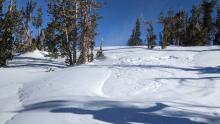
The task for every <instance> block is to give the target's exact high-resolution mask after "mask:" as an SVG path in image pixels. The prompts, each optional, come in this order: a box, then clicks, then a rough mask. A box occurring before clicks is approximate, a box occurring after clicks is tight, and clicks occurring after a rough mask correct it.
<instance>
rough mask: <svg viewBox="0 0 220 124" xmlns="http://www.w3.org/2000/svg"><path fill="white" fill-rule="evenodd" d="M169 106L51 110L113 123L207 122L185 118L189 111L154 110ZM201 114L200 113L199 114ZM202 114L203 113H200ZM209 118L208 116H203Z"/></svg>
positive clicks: (171, 123) (179, 123)
mask: <svg viewBox="0 0 220 124" xmlns="http://www.w3.org/2000/svg"><path fill="white" fill-rule="evenodd" d="M167 107H169V106H167V105H165V104H162V103H157V104H156V105H155V106H153V107H150V108H145V109H141V108H132V107H110V108H105V109H101V110H86V109H80V108H65V107H64V108H56V109H53V110H51V112H52V113H72V114H79V115H92V116H93V118H94V119H96V120H99V121H103V122H107V123H112V124H130V123H132V122H133V123H149V124H206V123H203V122H195V121H192V120H190V119H187V118H184V116H185V117H186V116H187V114H188V113H183V114H179V115H181V116H178V117H175V115H172V116H170V117H169V116H165V115H159V114H154V113H153V112H156V111H160V110H162V109H165V108H167ZM198 116H199V115H198ZM200 116H202V115H200ZM203 118H206V119H208V118H207V117H203Z"/></svg>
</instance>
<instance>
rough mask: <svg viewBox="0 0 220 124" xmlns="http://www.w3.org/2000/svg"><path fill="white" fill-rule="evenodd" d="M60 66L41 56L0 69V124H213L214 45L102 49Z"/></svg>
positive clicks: (217, 77)
mask: <svg viewBox="0 0 220 124" xmlns="http://www.w3.org/2000/svg"><path fill="white" fill-rule="evenodd" d="M104 53H105V55H106V56H107V58H106V59H105V60H95V61H94V62H93V63H90V64H87V65H82V66H77V67H70V68H66V66H65V65H64V59H61V58H59V59H56V60H54V59H50V58H48V57H47V53H46V52H40V51H34V52H31V53H26V54H22V55H18V56H16V57H15V59H14V60H13V61H12V62H10V65H9V68H2V69H0V75H1V79H0V86H1V90H0V124H38V123H39V122H40V123H41V124H52V123H53V124H73V123H83V124H99V123H100V124H103V123H113V124H128V123H134V124H137V123H138V124H140V123H145V124H177V123H178V124H219V123H220V106H219V105H220V100H219V99H218V97H219V96H220V50H219V47H169V48H168V49H166V50H161V49H159V48H155V49H154V50H148V49H146V48H145V47H106V48H104Z"/></svg>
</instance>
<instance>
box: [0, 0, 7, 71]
mask: <svg viewBox="0 0 220 124" xmlns="http://www.w3.org/2000/svg"><path fill="white" fill-rule="evenodd" d="M3 4H4V0H0V67H1V66H5V65H6V61H7V59H6V57H5V45H6V43H5V41H4V40H3V33H4V30H3V26H4V14H3Z"/></svg>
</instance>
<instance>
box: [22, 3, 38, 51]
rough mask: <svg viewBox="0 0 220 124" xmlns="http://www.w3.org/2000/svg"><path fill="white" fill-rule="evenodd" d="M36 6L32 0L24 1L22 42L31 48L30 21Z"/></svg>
mask: <svg viewBox="0 0 220 124" xmlns="http://www.w3.org/2000/svg"><path fill="white" fill-rule="evenodd" d="M35 8H36V3H35V2H34V1H33V0H28V1H27V3H26V8H25V10H24V13H23V14H24V34H23V35H24V39H23V40H24V43H25V44H26V47H28V48H29V49H30V50H32V47H33V46H32V34H31V33H32V31H31V30H30V26H31V22H32V19H33V12H34V9H35Z"/></svg>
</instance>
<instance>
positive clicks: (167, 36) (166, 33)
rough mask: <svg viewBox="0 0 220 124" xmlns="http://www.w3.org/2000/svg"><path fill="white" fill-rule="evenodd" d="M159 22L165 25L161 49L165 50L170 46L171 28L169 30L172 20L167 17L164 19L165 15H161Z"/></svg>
mask: <svg viewBox="0 0 220 124" xmlns="http://www.w3.org/2000/svg"><path fill="white" fill-rule="evenodd" d="M158 20H159V22H160V23H161V24H162V25H163V31H162V35H163V39H162V41H161V48H162V49H165V48H166V47H167V46H168V45H169V43H170V42H169V40H170V30H169V29H170V28H169V24H170V22H169V21H170V20H169V19H168V18H167V17H164V15H163V13H162V12H161V13H160V16H159V19H158Z"/></svg>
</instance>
